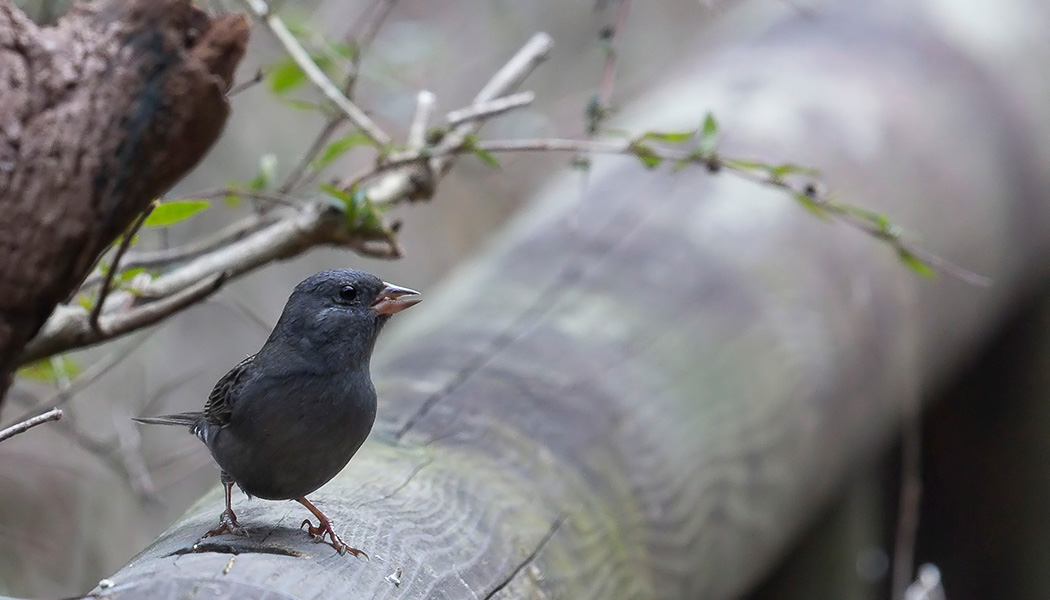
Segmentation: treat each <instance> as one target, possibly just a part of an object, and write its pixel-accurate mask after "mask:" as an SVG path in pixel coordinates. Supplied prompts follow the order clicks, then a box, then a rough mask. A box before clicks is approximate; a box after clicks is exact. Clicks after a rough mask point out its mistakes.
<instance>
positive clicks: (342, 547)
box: [299, 519, 371, 560]
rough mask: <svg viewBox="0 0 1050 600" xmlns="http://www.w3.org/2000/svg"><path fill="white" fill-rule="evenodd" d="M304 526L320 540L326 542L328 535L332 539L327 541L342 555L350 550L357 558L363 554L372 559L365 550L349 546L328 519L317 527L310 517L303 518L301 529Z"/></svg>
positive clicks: (309, 533) (313, 536)
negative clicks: (333, 528) (325, 537)
mask: <svg viewBox="0 0 1050 600" xmlns="http://www.w3.org/2000/svg"><path fill="white" fill-rule="evenodd" d="M303 527H306V528H307V529H306V533H307V535H309V536H310V537H312V538H314V540H316V541H318V542H324V541H325V539H324V536H325V535H328V537H329V538H331V540H332V541H330V542H326V543H327V544H328V545H329V546H331V547H333V548H335V551H336V552H338V553H339V555H340V556H342V555H344V554H346V553H347V552H349V553H350V554H353V555H354V556H355V557H357V558H361V557H362V556H363V557H365V560H371V559H369V558H368V554H367V553H365V552H364V551H363V550H358V549H357V548H354V547H351V546H348V545H347V544H346V542H344V541H343V540H342V538H340V537H339V536H338V535H337V534H336V533H335V531H333V530H332V524H331V523H330V522H328V521H321V522H320V523H318V525H317V527H314V525H313V523H311V522H310V519H303V523H302V525H300V526H299V529H302V528H303Z"/></svg>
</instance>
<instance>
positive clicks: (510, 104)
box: [445, 92, 536, 127]
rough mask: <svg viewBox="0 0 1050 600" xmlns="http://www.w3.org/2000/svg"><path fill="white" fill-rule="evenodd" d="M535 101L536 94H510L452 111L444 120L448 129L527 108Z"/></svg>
mask: <svg viewBox="0 0 1050 600" xmlns="http://www.w3.org/2000/svg"><path fill="white" fill-rule="evenodd" d="M535 99H536V94H534V93H532V92H520V93H517V94H511V95H510V96H503V97H502V98H496V99H495V100H489V101H488V102H480V103H477V104H471V105H470V106H467V107H465V108H460V109H457V110H454V111H452V112H450V113H448V115H447V116H446V117H445V120H446V121H448V124H449V126H450V127H456V126H457V125H460V124H462V123H466V122H468V121H477V120H481V119H489V118H492V117H495V116H498V115H502V114H503V113H506V112H510V111H512V110H514V109H516V108H521V107H523V106H528V105H529V104H532V102H533V101H534V100H535Z"/></svg>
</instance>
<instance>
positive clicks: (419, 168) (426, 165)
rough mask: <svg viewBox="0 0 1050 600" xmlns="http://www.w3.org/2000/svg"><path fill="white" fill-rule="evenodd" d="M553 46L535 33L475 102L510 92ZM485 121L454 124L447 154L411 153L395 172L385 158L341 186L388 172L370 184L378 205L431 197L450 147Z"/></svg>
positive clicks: (449, 156)
mask: <svg viewBox="0 0 1050 600" xmlns="http://www.w3.org/2000/svg"><path fill="white" fill-rule="evenodd" d="M553 47H554V41H553V40H552V39H551V37H550V36H549V35H547V34H546V33H537V34H536V35H534V36H532V38H530V39H529V41H528V42H526V43H525V45H524V46H522V48H521V49H520V50H518V52H517V53H516V54H515V55H514V56H513V57H511V59H510V60H509V61H508V62H507V64H505V65H504V66H503V67H502V68H501V69H500V70H499V71H497V72H496V74H495V75H493V76H492V78H491V79H489V81H488V83H486V84H485V86H484V87H483V88H482V89H481V91H480V92H478V94H477V96H475V97H474V105H485V104H488V103H490V102H492V101H493V100H496V99H497V98H499V97H501V96H504V95H506V94H507V93H509V92H510V91H511V90H512V89H514V88H515V87H517V86H518V85H519V84H520V83H521V82H522V81H523V80H524V79H525V78H526V77H527V76H528V75H529V74H530V73H532V71H533V70H534V69H535V68H536V67H537V66H538V65H539V64H540V63H542V62H543V61H544V60H546V59H547V57H548V56H549V55H550V51H551V48H553ZM482 124H483V119H480V118H478V119H475V120H471V121H466V122H463V123H461V124H459V125H458V126H456V127H453V128H452V130H451V131H449V132H448V133H447V134H446V135H445V138H444V140H443V141H442V143H441V146H440V148H441V149H444V151H441V152H438V154H443V155H445V156H439V157H436V158H434V159H433V160H429V161H424V160H422V158H423V157H422V155H421V154H420V153H419V152H416V153H410V157H408V158H406V159H404V160H402V161H400V164H399V165H398V166H400V167H402V168H400V169H396V170H393V171H392V167H391V165H390V164H389V163H390V161H385V162H383V163H381V164H380V165H378V166H377V167H376V168H375V169H374V170H372V171H370V172H369V173H365V174H364V175H360V176H357V177H353V178H349V179H347V180H344V181H343V182H341V183H340V187H342V188H343V189H350V188H351V187H353V186H354V185H355V184H358V183H360V182H361V181H364V180H368V179H373V178H374V177H375V176H376V175H377V174H379V173H381V172H386V175H385V176H384V177H383V178H382V179H380V180H379V181H376V182H375V183H374V184H372V185H371V186H370V187H369V190H368V197H369V198H370V199H371V200H372V202H374V203H375V204H379V205H382V204H395V203H397V202H401V201H403V200H413V199H422V198H429V197H430V195H432V194H433V189H434V185H435V181H436V179H437V177H440V176H441V175H444V174H445V173H447V172H448V170H449V169H450V168H451V167H452V161H453V159H454V156H453V155H454V154H456V152H452V151H448V149H452V148H459V147H461V146H462V145H463V144H464V143H465V142H466V140H467V138H468V137H469V136H470V135H473V134H474V133H475V132H477V130H478V129H479V128H480V127H481V125H482ZM428 151H429V149H428ZM391 171H392V172H391ZM435 174H437V177H436V176H435Z"/></svg>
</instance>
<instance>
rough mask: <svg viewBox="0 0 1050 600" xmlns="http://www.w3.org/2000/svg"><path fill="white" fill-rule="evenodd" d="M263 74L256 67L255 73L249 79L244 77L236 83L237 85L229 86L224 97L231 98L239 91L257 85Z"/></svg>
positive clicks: (260, 81)
mask: <svg viewBox="0 0 1050 600" xmlns="http://www.w3.org/2000/svg"><path fill="white" fill-rule="evenodd" d="M264 76H265V74H264V73H263V70H262V69H256V70H255V75H252V76H251V78H250V79H246V80H244V81H242V82H240V83H238V84H237V85H235V86H233V87H231V88H230V91H228V92H226V97H227V98H233V97H234V96H236V95H237V94H240V93H241V92H243V91H245V90H247V89H249V88H252V87H254V86H256V85H258V84H259V83H262V80H263V77H264Z"/></svg>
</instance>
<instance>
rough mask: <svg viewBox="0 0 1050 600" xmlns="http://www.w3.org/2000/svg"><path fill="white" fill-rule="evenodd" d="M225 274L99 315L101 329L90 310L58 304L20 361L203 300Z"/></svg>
mask: <svg viewBox="0 0 1050 600" xmlns="http://www.w3.org/2000/svg"><path fill="white" fill-rule="evenodd" d="M225 281H226V276H225V274H223V273H219V274H217V275H213V276H211V277H209V278H207V279H203V280H200V281H197V282H195V283H194V284H193V285H190V286H188V287H186V288H184V289H182V290H180V291H179V292H177V293H175V294H172V295H171V296H168V297H166V298H163V299H160V300H157V301H155V302H150V303H148V304H143V305H142V306H138V307H136V308H132V309H130V310H126V311H114V313H113V314H111V313H108V312H105V313H103V314H102V316H100V317H99V326H100V329H101V332H99V331H96V330H94V329H92V328H91V326H90V325H89V324H88V313H87V311H86V310H84V309H83V308H82V307H79V306H59V307H58V309H56V310H55V313H54V314H53V315H51V318H50V319H48V321H47V323H46V324H45V325H44V329H43V330H42V331H41V332H40V333H39V334H38V335H37V336H36V337H35V338H33V340H32V341H30V342H29V344H27V345H26V347H25V350H24V351H23V352H22V356H21V358H20V362H21V364H25V363H28V362H32V361H34V360H38V359H41V358H44V357H46V356H51V355H52V354H57V353H59V352H66V351H69V350H72V349H74V348H83V347H85V346H92V345H94V344H98V343H100V342H104V341H107V340H111V339H113V338H116V337H119V336H121V335H124V334H125V333H129V332H131V331H135V330H136V329H141V328H143V327H147V326H149V325H153V324H154V323H156V322H158V321H160V320H162V319H164V318H166V317H168V316H171V315H172V314H174V313H176V312H178V311H180V310H182V309H184V308H186V307H187V306H191V305H193V304H195V303H197V302H200V301H201V300H203V299H204V298H207V297H208V296H210V295H211V294H213V293H214V292H215V291H216V290H218V289H219V288H220V287H222V284H223V283H224V282H225Z"/></svg>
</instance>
